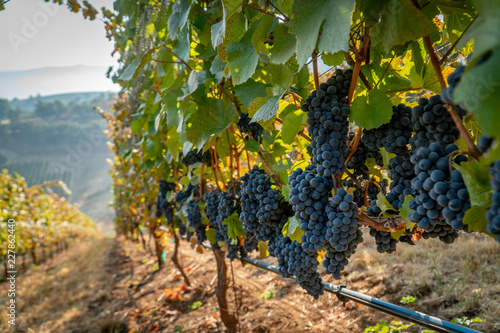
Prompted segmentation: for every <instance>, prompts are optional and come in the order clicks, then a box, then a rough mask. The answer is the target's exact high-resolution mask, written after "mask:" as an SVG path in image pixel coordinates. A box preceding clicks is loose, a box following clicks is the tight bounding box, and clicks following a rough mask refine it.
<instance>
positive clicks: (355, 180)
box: [344, 170, 362, 187]
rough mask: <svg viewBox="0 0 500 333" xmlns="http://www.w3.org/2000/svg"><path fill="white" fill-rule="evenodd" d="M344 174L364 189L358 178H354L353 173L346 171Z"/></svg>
mask: <svg viewBox="0 0 500 333" xmlns="http://www.w3.org/2000/svg"><path fill="white" fill-rule="evenodd" d="M344 172H345V173H346V174H347V175H348V176H349V177H350V178H351V180H352V181H353V182H354V184H356V185H358V186H359V187H362V186H361V183H360V182H359V180H357V179H356V177H354V175H353V174H352V173H351V172H349V170H346V171H344Z"/></svg>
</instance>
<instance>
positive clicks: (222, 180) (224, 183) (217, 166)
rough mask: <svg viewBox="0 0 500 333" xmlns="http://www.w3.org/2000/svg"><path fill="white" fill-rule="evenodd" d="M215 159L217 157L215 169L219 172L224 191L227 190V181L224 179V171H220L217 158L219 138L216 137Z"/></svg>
mask: <svg viewBox="0 0 500 333" xmlns="http://www.w3.org/2000/svg"><path fill="white" fill-rule="evenodd" d="M214 159H215V171H218V172H219V176H220V180H221V182H222V187H223V188H224V192H227V186H226V182H225V181H224V176H223V175H222V171H220V168H219V159H218V158H217V138H216V139H215V152H214Z"/></svg>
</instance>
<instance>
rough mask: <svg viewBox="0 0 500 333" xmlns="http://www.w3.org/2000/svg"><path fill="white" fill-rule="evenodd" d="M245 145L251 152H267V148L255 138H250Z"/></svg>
mask: <svg viewBox="0 0 500 333" xmlns="http://www.w3.org/2000/svg"><path fill="white" fill-rule="evenodd" d="M245 147H246V149H247V150H248V151H249V152H252V153H265V152H266V150H265V149H264V148H262V146H261V145H260V143H258V142H257V141H255V140H254V139H248V140H247V141H246V143H245Z"/></svg>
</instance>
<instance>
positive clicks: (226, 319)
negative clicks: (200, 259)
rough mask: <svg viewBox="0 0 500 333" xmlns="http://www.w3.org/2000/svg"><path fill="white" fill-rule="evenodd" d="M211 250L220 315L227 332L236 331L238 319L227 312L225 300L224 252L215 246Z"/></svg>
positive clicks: (227, 307) (226, 285) (225, 267)
mask: <svg viewBox="0 0 500 333" xmlns="http://www.w3.org/2000/svg"><path fill="white" fill-rule="evenodd" d="M212 251H213V253H214V256H215V261H216V262H217V286H216V287H215V294H216V296H217V302H218V303H219V310H220V317H221V320H222V322H223V323H224V325H225V326H226V329H227V332H228V333H236V332H237V330H238V319H237V318H236V316H235V315H233V314H231V313H230V312H229V306H228V301H227V289H228V283H227V265H226V260H225V256H224V252H222V251H221V250H220V249H217V248H214V249H212Z"/></svg>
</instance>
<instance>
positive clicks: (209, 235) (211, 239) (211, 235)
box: [205, 228, 217, 245]
mask: <svg viewBox="0 0 500 333" xmlns="http://www.w3.org/2000/svg"><path fill="white" fill-rule="evenodd" d="M216 233H217V230H216V229H214V228H209V229H208V230H207V231H206V232H205V234H206V236H207V239H208V241H209V242H210V244H212V245H215V244H217V237H215V234H216Z"/></svg>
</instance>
